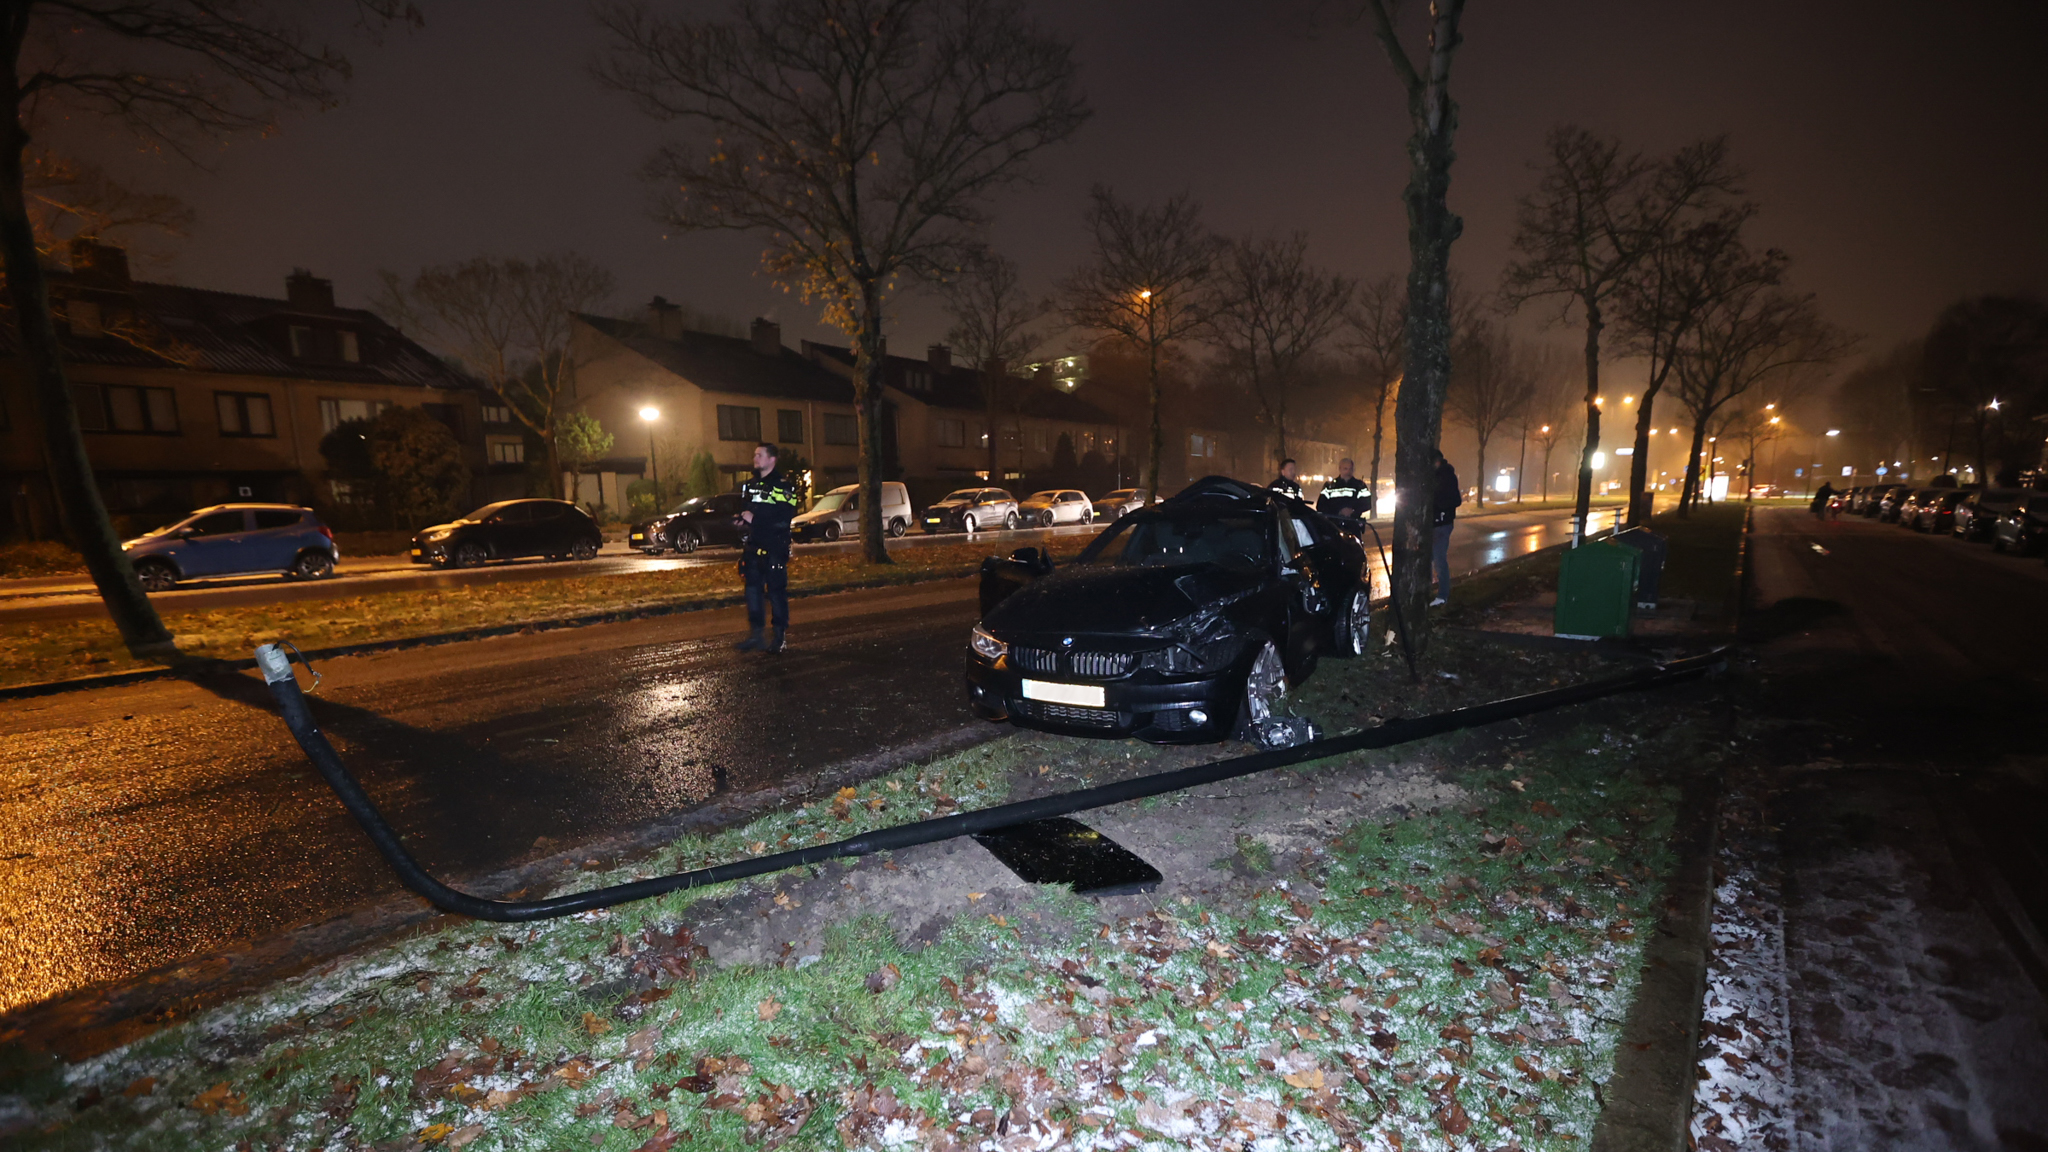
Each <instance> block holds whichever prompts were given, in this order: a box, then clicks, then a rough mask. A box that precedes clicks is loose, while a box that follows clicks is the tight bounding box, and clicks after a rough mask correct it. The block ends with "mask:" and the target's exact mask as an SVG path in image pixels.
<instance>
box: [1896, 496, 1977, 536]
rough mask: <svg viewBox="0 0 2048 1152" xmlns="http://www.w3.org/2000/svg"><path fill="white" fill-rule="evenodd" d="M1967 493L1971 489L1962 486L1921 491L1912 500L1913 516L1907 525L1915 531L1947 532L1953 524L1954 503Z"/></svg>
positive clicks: (1954, 517)
mask: <svg viewBox="0 0 2048 1152" xmlns="http://www.w3.org/2000/svg"><path fill="white" fill-rule="evenodd" d="M1969 495H1971V490H1968V489H1963V488H1943V489H1940V490H1939V491H1936V492H1934V493H1932V494H1931V495H1930V494H1925V493H1923V494H1922V495H1921V496H1920V498H1919V499H1917V500H1915V501H1914V502H1913V517H1912V520H1911V521H1910V522H1909V523H1908V524H1907V526H1908V527H1910V528H1911V529H1913V531H1915V532H1947V531H1948V530H1949V529H1950V528H1953V527H1954V526H1955V522H1956V505H1958V504H1961V503H1962V502H1963V497H1965V496H1969Z"/></svg>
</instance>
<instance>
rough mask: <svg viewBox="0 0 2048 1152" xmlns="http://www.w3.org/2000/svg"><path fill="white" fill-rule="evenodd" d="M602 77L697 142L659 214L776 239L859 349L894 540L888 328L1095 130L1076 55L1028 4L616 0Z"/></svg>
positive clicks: (799, 287) (771, 249)
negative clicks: (1052, 151)
mask: <svg viewBox="0 0 2048 1152" xmlns="http://www.w3.org/2000/svg"><path fill="white" fill-rule="evenodd" d="M598 19H599V22H600V23H601V24H602V25H603V26H604V27H605V28H606V29H607V30H608V31H609V32H610V33H611V35H612V39H613V45H612V48H611V50H610V51H609V52H607V53H606V54H605V55H604V56H603V57H602V58H601V59H600V60H599V61H598V62H597V63H596V65H595V72H596V74H597V76H598V78H599V80H600V81H602V82H603V83H605V84H608V85H610V86H611V87H613V88H616V89H618V90H619V91H622V92H625V93H627V94H629V95H631V96H632V97H633V98H634V100H635V102H636V103H637V104H638V105H639V106H640V108H641V110H642V111H644V112H646V113H647V114H648V115H649V116H652V117H654V118H655V119H657V120H662V121H673V122H681V123H686V124H689V125H691V126H692V127H693V128H695V129H697V130H698V131H699V132H700V135H698V136H697V137H696V138H693V139H691V140H689V141H686V142H682V143H677V144H671V145H669V146H667V147H665V148H663V149H662V150H661V151H659V152H658V153H656V154H655V156H654V157H653V158H652V159H651V160H650V161H649V162H648V164H647V168H646V172H647V175H648V177H649V178H650V179H651V180H652V181H654V182H655V183H656V184H658V185H660V186H662V187H664V188H666V189H667V190H668V191H667V192H666V194H665V195H664V198H663V201H662V205H661V207H660V209H659V210H658V212H657V216H658V218H659V219H660V220H661V221H662V222H663V223H664V224H666V225H668V226H670V227H673V228H677V229H683V230H689V231H701V230H711V229H728V230H736V231H747V232H758V233H762V234H764V235H765V236H766V237H767V244H768V246H767V249H766V251H765V252H763V254H762V264H763V267H764V268H765V269H766V270H767V271H768V272H769V273H770V274H771V275H773V276H774V277H776V278H777V279H778V280H780V281H781V282H782V283H783V284H784V285H786V286H788V287H790V288H792V289H794V290H796V291H799V292H801V293H802V294H803V296H804V298H805V299H807V300H818V301H821V302H822V303H823V305H824V313H825V319H826V321H827V322H828V323H830V324H832V325H833V326H834V327H837V328H838V329H839V330H840V331H842V332H844V333H846V336H847V339H848V342H849V343H850V344H851V345H852V346H853V389H854V407H855V411H856V414H857V417H858V419H859V438H860V486H861V491H862V492H863V496H862V499H861V502H860V536H861V549H862V553H863V554H864V555H865V556H866V558H867V560H868V561H869V562H870V563H875V564H886V563H888V562H889V554H888V550H887V548H886V547H885V546H884V545H883V538H882V517H881V509H882V426H881V425H882V357H883V352H882V325H883V320H884V317H885V313H886V309H887V306H888V298H889V294H890V293H891V292H892V291H893V290H894V288H895V286H896V285H897V283H898V282H899V281H900V280H901V279H903V278H905V277H933V276H938V275H941V274H943V272H944V271H945V270H946V269H948V268H954V267H958V266H959V263H960V257H961V255H962V253H963V251H964V250H965V249H966V248H967V247H968V245H969V240H968V237H969V234H970V231H971V229H973V228H974V227H976V226H978V225H980V224H982V223H984V221H985V211H984V207H983V205H984V201H985V199H986V197H987V196H988V195H989V194H990V193H992V192H994V191H996V190H997V189H1000V188H1003V187H1006V186H1009V185H1014V184H1016V183H1018V182H1020V181H1022V180H1023V179H1024V178H1025V176H1026V163H1027V162H1028V161H1029V160H1030V158H1031V157H1032V155H1033V154H1035V153H1036V152H1038V151H1039V150H1040V149H1041V148H1044V147H1046V146H1047V145H1050V144H1054V143H1057V142H1059V141H1061V140H1064V139H1066V138H1067V137H1069V136H1071V135H1073V133H1074V132H1075V131H1077V130H1078V129H1079V128H1080V127H1081V125H1082V124H1083V123H1084V122H1085V121H1086V120H1087V119H1088V115H1089V112H1088V108H1087V105H1086V103H1085V102H1084V101H1083V100H1082V98H1081V95H1080V93H1079V91H1078V90H1077V89H1076V87H1075V74H1076V66H1075V64H1074V59H1073V48H1072V46H1071V45H1070V44H1068V43H1067V42H1066V41H1064V40H1061V39H1059V38H1058V37H1055V36H1053V35H1051V34H1049V33H1047V32H1046V31H1044V30H1043V29H1042V28H1040V27H1039V26H1038V25H1037V24H1036V23H1034V22H1033V21H1031V20H1030V19H1028V18H1027V17H1026V16H1025V14H1024V10H1023V7H1022V5H1021V3H1019V2H1018V0H740V2H739V3H738V4H736V5H735V6H734V8H733V9H732V12H731V15H730V17H729V18H728V19H726V20H722V21H720V20H704V19H688V18H679V17H678V18H671V17H666V16H656V15H654V14H653V13H651V12H650V11H649V10H648V9H647V7H646V6H645V5H644V4H607V5H604V6H602V7H601V8H600V9H599V11H598Z"/></svg>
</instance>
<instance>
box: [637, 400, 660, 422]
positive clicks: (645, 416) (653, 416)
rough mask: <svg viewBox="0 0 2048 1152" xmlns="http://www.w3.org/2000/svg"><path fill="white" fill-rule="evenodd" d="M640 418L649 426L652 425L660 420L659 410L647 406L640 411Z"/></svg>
mask: <svg viewBox="0 0 2048 1152" xmlns="http://www.w3.org/2000/svg"><path fill="white" fill-rule="evenodd" d="M640 418H641V419H642V420H645V421H647V422H648V423H649V424H652V423H654V422H655V421H656V420H659V419H661V409H659V408H656V407H655V406H654V405H652V404H649V405H648V406H647V407H645V408H642V409H641V410H640Z"/></svg>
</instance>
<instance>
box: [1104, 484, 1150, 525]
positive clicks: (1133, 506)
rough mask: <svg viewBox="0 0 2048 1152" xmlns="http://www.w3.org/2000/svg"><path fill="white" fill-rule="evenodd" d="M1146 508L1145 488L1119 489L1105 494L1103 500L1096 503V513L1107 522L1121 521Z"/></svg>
mask: <svg viewBox="0 0 2048 1152" xmlns="http://www.w3.org/2000/svg"><path fill="white" fill-rule="evenodd" d="M1144 506H1145V490H1144V489H1143V488H1119V489H1117V490H1116V491H1114V492H1105V493H1104V494H1103V496H1102V499H1100V500H1097V501H1096V502H1095V513H1096V515H1098V516H1101V517H1102V518H1103V519H1105V520H1121V519H1123V518H1124V517H1125V516H1128V515H1130V514H1131V513H1133V512H1136V511H1137V510H1138V509H1140V508H1143V507H1144Z"/></svg>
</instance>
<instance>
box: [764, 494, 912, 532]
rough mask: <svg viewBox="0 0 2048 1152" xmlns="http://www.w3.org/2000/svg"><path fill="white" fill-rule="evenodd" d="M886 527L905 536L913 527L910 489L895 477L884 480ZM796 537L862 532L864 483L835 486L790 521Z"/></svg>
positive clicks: (883, 524) (883, 509)
mask: <svg viewBox="0 0 2048 1152" xmlns="http://www.w3.org/2000/svg"><path fill="white" fill-rule="evenodd" d="M882 530H883V531H884V532H887V533H888V534H889V535H891V536H901V535H903V534H904V533H905V532H907V531H909V530H910V489H908V488H905V487H904V486H903V485H902V484H901V483H900V482H898V481H895V480H884V481H882ZM789 534H790V538H791V539H792V540H797V541H811V540H837V539H839V538H840V537H841V536H857V535H859V534H860V485H858V484H846V485H843V486H841V487H838V488H834V489H833V490H831V491H830V492H827V493H825V494H824V495H823V496H820V497H818V502H817V503H816V504H813V505H811V510H810V511H808V512H805V513H802V514H801V515H799V516H797V518H796V519H794V520H792V521H790V522H789Z"/></svg>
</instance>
